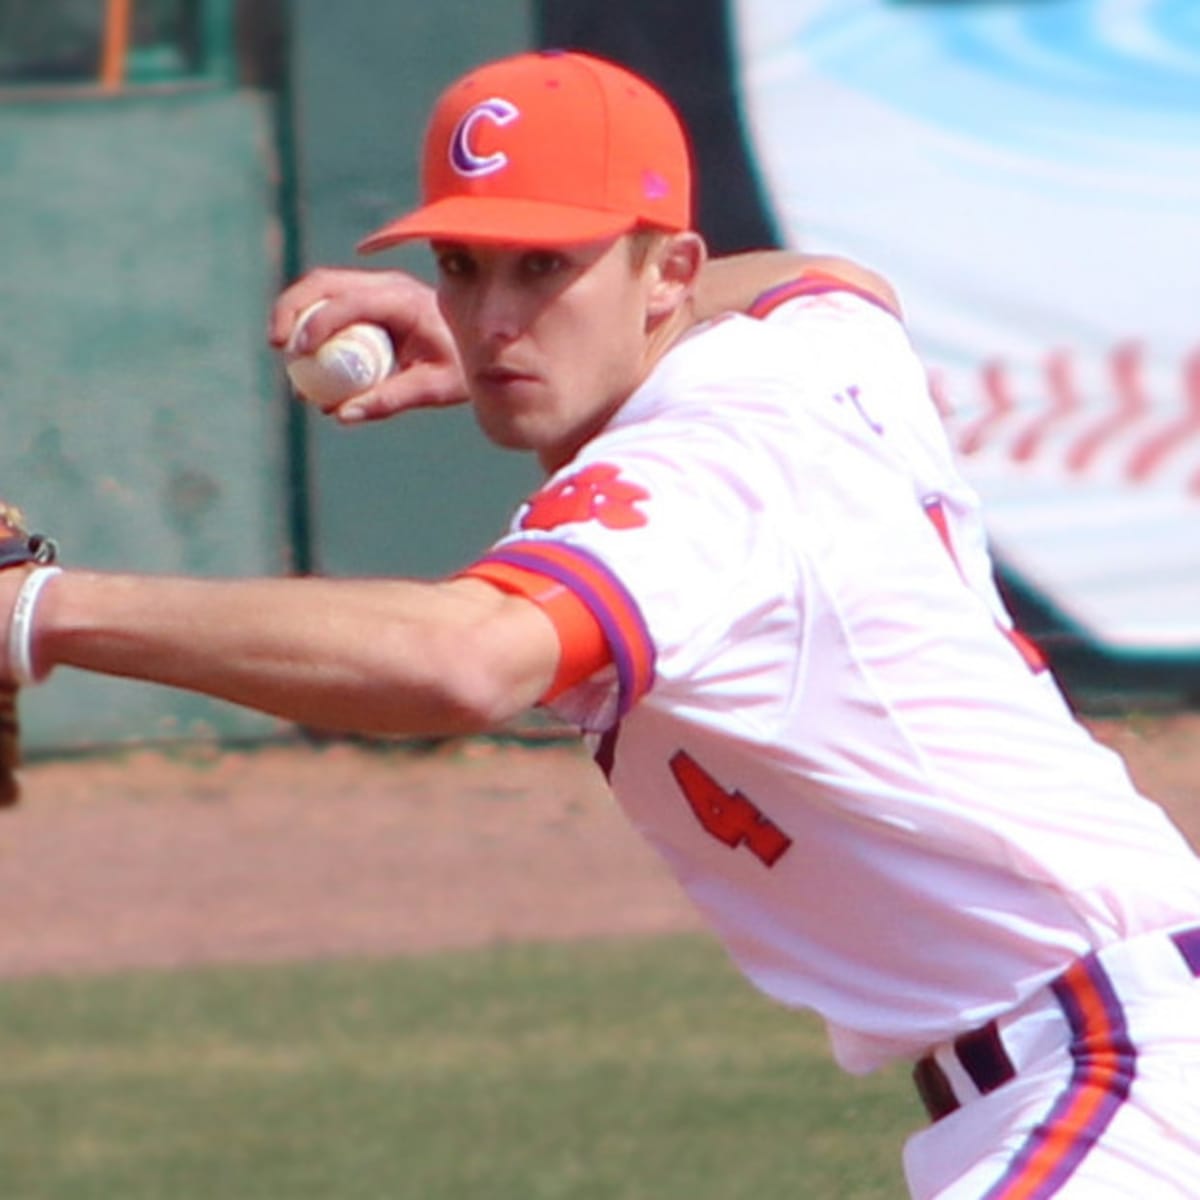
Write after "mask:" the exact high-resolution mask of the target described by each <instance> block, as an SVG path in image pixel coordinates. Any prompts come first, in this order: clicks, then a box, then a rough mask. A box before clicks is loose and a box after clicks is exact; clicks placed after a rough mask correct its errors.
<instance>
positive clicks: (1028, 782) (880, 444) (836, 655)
mask: <svg viewBox="0 0 1200 1200" xmlns="http://www.w3.org/2000/svg"><path fill="white" fill-rule="evenodd" d="M775 300H776V301H778V303H777V304H776V305H775V307H774V308H773V309H772V308H771V302H770V301H769V302H767V303H765V304H763V305H762V306H761V309H760V313H761V315H760V316H758V317H751V316H729V317H726V318H723V319H720V320H718V321H715V322H712V323H710V324H707V325H704V326H700V327H698V328H697V329H695V330H693V331H692V332H691V333H690V334H689V335H688V336H686V337H685V338H684V339H683V340H682V341H681V342H680V343H678V344H677V345H676V346H675V347H673V348H672V349H671V350H670V352H669V353H668V354H667V355H666V356H665V357H664V358H663V359H662V360H661V362H660V363H659V364H658V366H657V367H656V369H655V370H654V372H653V373H652V375H651V376H650V377H649V378H648V379H647V380H646V381H645V383H644V385H643V386H642V387H641V388H640V389H639V390H638V391H637V392H636V393H635V394H634V395H633V396H632V397H631V398H630V399H629V400H628V402H627V403H626V404H625V405H624V406H623V407H622V408H621V409H620V411H619V412H618V413H617V414H616V416H615V417H614V418H613V419H612V421H611V423H610V424H609V425H608V426H607V427H606V428H605V429H604V430H603V431H602V432H601V433H600V434H599V435H598V436H597V437H595V438H594V440H592V441H591V442H590V443H589V444H588V445H587V446H586V447H585V448H584V449H583V450H582V451H581V452H580V454H579V455H578V456H577V457H576V459H575V460H574V461H573V462H572V463H570V464H569V465H568V466H567V467H565V468H563V469H562V470H561V471H560V472H559V473H558V474H557V475H555V476H554V477H553V478H552V479H551V480H550V481H549V482H548V483H547V485H546V487H545V488H543V489H542V490H541V491H540V492H539V493H538V494H537V495H536V496H534V497H533V498H532V499H531V500H530V501H529V502H528V504H527V505H525V506H524V507H523V508H522V509H521V510H520V511H519V512H518V513H517V515H516V517H515V519H514V522H513V526H512V529H511V532H510V534H509V535H508V536H507V537H506V538H504V539H503V540H502V541H501V542H499V543H498V544H497V545H496V546H495V547H494V548H493V550H492V551H491V552H490V553H489V554H488V555H487V556H486V557H485V558H484V560H482V561H481V562H480V563H479V564H477V565H476V567H474V568H473V569H472V571H473V573H477V574H479V575H481V576H483V577H485V578H490V579H492V580H493V581H495V582H497V583H498V584H500V585H501V586H506V587H512V588H516V589H520V590H524V591H526V592H527V593H528V594H530V595H532V596H534V598H538V596H539V594H538V589H537V588H536V587H531V586H530V585H529V580H531V579H534V580H542V581H545V580H553V581H555V582H556V583H557V584H558V585H560V587H561V588H562V589H565V590H566V594H568V595H569V597H570V598H571V600H572V602H573V603H575V606H576V608H582V609H586V612H587V614H590V618H591V620H592V622H593V623H594V626H595V627H596V628H598V629H599V630H600V631H601V632H602V634H603V643H604V645H605V646H606V649H607V654H606V658H607V665H604V666H602V667H601V668H600V669H599V670H595V669H594V668H595V666H596V662H595V661H591V662H587V663H586V665H585V666H580V665H579V664H576V666H575V667H570V668H569V669H568V670H567V672H566V678H565V683H566V685H567V686H566V687H565V690H559V691H558V693H557V694H556V695H555V696H554V698H553V699H552V700H551V701H550V703H551V705H552V707H553V708H554V710H555V711H556V712H557V713H559V714H561V715H562V716H564V717H565V718H567V719H569V720H570V721H572V722H574V723H576V724H577V725H578V726H579V727H580V728H581V729H583V730H584V731H585V732H587V733H588V734H589V735H590V736H591V737H592V738H593V740H594V742H595V745H596V750H597V757H598V759H599V761H600V762H601V764H602V765H603V766H604V767H605V769H606V771H607V772H608V775H609V778H610V781H611V784H612V788H613V791H614V793H615V795H616V797H617V798H618V800H619V802H620V804H621V805H622V806H623V808H624V809H625V811H626V812H627V814H628V816H629V818H630V819H631V820H632V822H633V823H634V824H635V826H636V827H637V828H638V829H639V830H640V831H641V832H642V833H643V834H644V835H645V836H646V838H648V839H649V841H650V842H651V843H652V844H653V845H654V846H655V847H656V848H657V850H658V851H659V853H660V854H661V855H662V857H663V858H664V860H665V861H666V863H667V865H668V866H669V867H670V869H671V871H672V872H673V873H674V874H675V876H676V877H677V879H678V880H679V882H680V883H681V884H682V886H683V887H684V888H685V889H686V890H687V892H688V893H689V895H690V896H691V898H692V900H693V901H694V902H695V903H696V904H697V905H698V906H699V908H700V909H701V910H702V912H703V913H704V915H705V916H706V918H707V919H708V921H709V923H710V924H711V926H712V927H713V929H714V930H715V931H716V932H717V934H718V935H719V936H720V937H721V939H722V940H723V942H724V943H725V945H726V946H727V948H728V950H729V952H730V954H731V955H732V957H733V959H734V960H735V961H736V963H737V964H738V965H739V967H740V968H741V969H742V971H743V972H744V973H745V974H746V975H747V976H748V977H749V978H750V979H751V980H752V981H753V982H754V983H755V984H756V985H757V986H758V987H759V988H761V989H762V990H763V991H764V992H766V993H767V994H769V995H770V996H772V997H774V998H776V999H777V1000H780V1001H782V1002H783V1003H785V1004H788V1005H795V1006H803V1007H807V1008H812V1009H814V1010H816V1011H817V1012H818V1013H820V1014H821V1015H822V1016H823V1017H824V1019H825V1021H826V1022H827V1024H828V1026H829V1029H830V1034H831V1038H832V1042H833V1048H834V1052H835V1055H836V1057H837V1059H838V1061H839V1062H840V1063H841V1064H842V1065H843V1066H844V1067H845V1068H847V1069H848V1070H851V1071H855V1072H862V1071H868V1070H871V1069H873V1068H875V1067H877V1066H879V1065H880V1064H882V1063H884V1062H886V1061H888V1060H890V1059H892V1058H895V1057H900V1056H903V1057H913V1056H915V1055H917V1054H919V1053H921V1052H922V1051H923V1050H924V1049H925V1048H927V1047H929V1046H931V1045H933V1044H936V1043H940V1042H943V1041H946V1040H947V1039H950V1038H953V1037H954V1036H956V1035H957V1034H959V1033H962V1032H963V1031H965V1030H968V1029H972V1028H974V1027H977V1026H979V1025H981V1024H982V1023H984V1022H986V1021H988V1020H989V1019H990V1018H992V1017H993V1016H996V1015H997V1014H999V1013H1002V1012H1005V1011H1007V1010H1010V1009H1011V1008H1012V1007H1013V1006H1014V1005H1016V1004H1019V1003H1021V1002H1023V1001H1024V1000H1025V999H1026V998H1027V997H1029V996H1030V995H1031V994H1032V993H1034V992H1035V991H1036V990H1037V989H1038V988H1039V987H1040V986H1042V985H1043V984H1045V983H1046V982H1047V981H1048V980H1050V979H1051V978H1053V977H1054V976H1056V975H1058V974H1059V972H1061V971H1062V970H1063V969H1064V968H1065V967H1066V966H1067V964H1068V963H1069V962H1071V961H1072V960H1073V959H1075V958H1076V957H1077V956H1079V955H1081V954H1083V953H1086V952H1087V951H1089V950H1091V949H1094V948H1097V947H1101V946H1104V945H1107V944H1109V943H1112V942H1114V941H1117V940H1120V939H1124V938H1126V937H1129V936H1132V935H1135V934H1137V933H1139V932H1142V931H1146V930H1153V929H1159V928H1163V927H1167V926H1171V925H1177V924H1179V923H1181V922H1185V921H1188V920H1195V919H1196V918H1197V917H1198V916H1200V860H1197V858H1196V856H1195V855H1194V854H1193V853H1192V851H1191V850H1190V848H1189V847H1188V845H1187V844H1186V842H1185V841H1184V839H1183V838H1182V837H1181V835H1180V834H1179V833H1178V832H1177V831H1176V829H1175V828H1174V827H1173V826H1172V825H1171V823H1170V822H1169V821H1168V820H1167V818H1166V816H1165V815H1164V813H1163V812H1162V811H1161V810H1160V809H1159V808H1158V807H1157V806H1156V805H1155V804H1153V803H1151V802H1150V801H1149V800H1147V799H1145V798H1144V797H1142V796H1140V795H1139V794H1138V793H1137V792H1136V791H1135V789H1134V787H1133V785H1132V784H1131V782H1130V779H1129V777H1128V775H1127V773H1126V771H1125V768H1124V766H1123V764H1122V762H1121V760H1120V759H1119V758H1118V757H1117V756H1116V755H1114V754H1112V753H1110V752H1109V751H1108V750H1106V749H1104V748H1103V747H1101V746H1100V745H1098V744H1097V743H1096V742H1095V741H1093V739H1092V738H1091V737H1090V735H1089V734H1088V732H1087V731H1086V730H1085V729H1084V728H1083V727H1082V726H1081V725H1079V724H1078V723H1077V722H1076V721H1075V720H1074V719H1073V717H1072V715H1071V713H1070V711H1069V709H1068V707H1067V705H1066V704H1065V702H1064V700H1063V698H1062V696H1061V695H1060V693H1059V691H1058V690H1057V688H1056V686H1055V684H1054V682H1053V681H1052V679H1051V677H1050V676H1049V674H1048V673H1047V672H1045V671H1044V670H1039V669H1038V668H1037V665H1036V663H1035V662H1034V661H1033V660H1032V657H1031V656H1030V655H1029V654H1028V653H1026V652H1025V651H1024V649H1023V648H1022V646H1021V645H1020V643H1019V641H1018V640H1017V639H1016V638H1015V636H1014V635H1013V634H1012V632H1011V629H1010V622H1009V618H1008V616H1007V614H1006V613H1005V611H1004V609H1003V606H1002V603H1001V601H1000V598H999V596H998V594H997V592H996V589H995V587H994V584H993V579H992V565H991V563H990V561H989V558H988V554H987V549H986V545H985V536H984V529H983V525H982V523H981V521H980V516H979V512H978V506H977V502H976V497H975V496H974V494H973V492H972V491H971V489H970V488H969V487H968V486H967V485H966V484H965V482H964V481H963V479H962V478H961V476H960V475H959V473H958V471H957V470H956V468H955V465H954V463H953V461H952V458H951V453H950V450H949V448H948V445H947V441H946V439H945V437H944V435H943V431H942V428H941V424H940V420H939V417H938V415H937V413H936V411H935V409H934V407H933V405H932V404H931V402H930V400H929V397H928V390H927V386H926V379H925V374H924V370H923V368H922V366H921V364H920V362H919V361H918V359H917V357H916V356H915V355H914V353H913V351H912V349H911V347H910V345H909V343H908V340H907V338H906V335H905V333H904V331H903V328H902V326H901V325H900V323H899V322H898V321H897V320H896V319H895V318H894V317H893V316H892V315H890V314H888V313H886V312H885V311H883V310H882V309H880V308H878V307H876V306H875V305H873V304H871V303H869V302H868V301H866V300H865V299H862V298H860V297H858V296H856V295H852V294H850V293H847V292H826V293H823V294H818V295H804V294H800V295H790V294H789V292H788V291H787V290H786V289H785V290H783V291H782V292H780V293H779V295H778V296H776V297H775ZM768 310H770V311H768ZM539 602H540V601H539ZM547 611H551V608H550V607H548V608H547ZM552 615H554V614H553V613H552ZM555 619H556V621H557V622H558V624H559V628H560V637H561V639H562V641H563V645H564V659H565V661H567V662H568V663H571V662H572V661H573V657H572V655H573V646H574V644H575V643H576V642H577V641H579V640H580V638H581V636H582V635H581V634H580V633H579V632H578V629H579V623H578V622H576V623H575V624H572V622H571V621H568V620H566V619H563V618H562V617H560V616H556V617H555ZM581 661H583V660H581ZM585 672H590V674H588V676H587V678H582V677H581V676H582V675H583V674H584V673H585Z"/></svg>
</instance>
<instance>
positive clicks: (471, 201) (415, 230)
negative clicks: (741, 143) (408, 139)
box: [358, 51, 692, 254]
mask: <svg viewBox="0 0 1200 1200" xmlns="http://www.w3.org/2000/svg"><path fill="white" fill-rule="evenodd" d="M421 183H422V193H423V198H424V203H423V204H422V206H421V207H420V208H418V209H417V210H416V211H415V212H412V213H409V214H408V215H407V216H403V217H400V218H399V219H398V220H395V221H392V222H390V223H389V224H387V225H385V226H384V227H383V228H382V229H379V230H377V231H376V232H375V233H372V234H370V235H369V236H368V237H366V238H364V239H363V240H362V241H361V242H360V243H359V244H358V250H359V252H360V253H362V254H374V253H375V252H376V251H379V250H386V249H388V248H389V247H391V246H395V245H398V244H399V243H401V242H406V241H409V240H411V239H413V238H444V239H446V240H450V241H469V242H494V243H506V242H511V243H515V244H517V245H521V244H531V245H539V246H553V245H559V246H562V245H570V244H572V243H577V242H590V241H599V240H600V239H602V238H607V237H616V236H617V235H619V234H622V233H626V232H628V231H629V230H631V229H634V228H636V227H638V226H652V227H656V228H660V229H667V230H682V229H688V228H690V227H691V220H692V170H691V153H690V150H689V147H688V141H687V135H686V134H685V133H684V130H683V125H682V122H681V121H680V119H679V116H678V115H677V114H676V112H675V110H674V109H673V108H672V107H671V104H670V102H669V101H668V100H667V99H666V98H665V97H664V96H663V95H661V94H660V93H659V92H658V91H656V90H655V89H654V88H653V87H651V86H650V85H649V84H648V83H647V82H646V81H645V80H644V79H641V78H639V77H638V76H637V75H634V74H632V73H631V72H629V71H627V70H625V69H624V68H623V67H619V66H617V65H616V64H615V63H611V62H607V61H605V60H604V59H600V58H594V57H592V56H591V55H587V54H579V53H575V52H565V51H545V52H542V53H533V54H520V55H517V56H515V57H513V58H506V59H501V60H500V61H498V62H493V63H489V64H487V65H485V66H482V67H480V68H478V69H477V70H475V71H472V72H471V73H470V74H468V75H465V76H464V77H463V78H462V79H460V80H459V81H458V82H457V83H454V84H452V85H451V86H450V87H449V88H448V89H447V90H446V91H445V92H443V93H442V96H441V98H440V99H439V100H438V102H437V105H436V107H435V108H434V110H433V115H432V117H431V118H430V122H429V127H428V129H427V131H426V134H425V146H424V156H423V163H422V179H421Z"/></svg>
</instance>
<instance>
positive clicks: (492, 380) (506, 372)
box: [475, 364, 534, 385]
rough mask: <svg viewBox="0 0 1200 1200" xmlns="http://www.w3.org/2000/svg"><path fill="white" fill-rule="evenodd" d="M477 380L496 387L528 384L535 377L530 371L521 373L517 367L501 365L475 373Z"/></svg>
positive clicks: (483, 368) (482, 368) (481, 368)
mask: <svg viewBox="0 0 1200 1200" xmlns="http://www.w3.org/2000/svg"><path fill="white" fill-rule="evenodd" d="M475 378H476V379H478V380H480V381H481V382H483V383H489V384H492V385H496V384H505V383H524V382H528V381H529V380H531V379H533V378H534V377H533V375H531V374H530V373H529V372H528V371H520V370H517V369H516V368H515V367H505V366H500V365H499V364H492V365H491V366H487V367H480V369H479V370H478V371H476V372H475Z"/></svg>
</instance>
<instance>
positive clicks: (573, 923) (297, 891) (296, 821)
mask: <svg viewBox="0 0 1200 1200" xmlns="http://www.w3.org/2000/svg"><path fill="white" fill-rule="evenodd" d="M1090 724H1091V726H1092V728H1093V730H1094V731H1095V733H1096V734H1097V736H1098V737H1099V738H1100V739H1101V740H1102V741H1105V742H1107V743H1108V744H1110V745H1113V746H1114V747H1115V748H1117V749H1118V750H1120V751H1121V752H1122V753H1123V754H1124V755H1125V756H1126V759H1127V761H1128V763H1129V766H1130V770H1131V772H1132V774H1133V776H1134V778H1135V779H1136V780H1137V781H1138V783H1139V785H1140V786H1141V787H1142V789H1143V790H1144V791H1146V792H1147V793H1148V794H1149V795H1151V796H1153V797H1154V798H1155V799H1156V800H1158V801H1159V802H1160V803H1161V804H1163V805H1164V807H1166V808H1167V809H1168V810H1169V811H1170V812H1171V813H1172V814H1173V815H1174V816H1175V818H1176V820H1177V821H1178V822H1179V823H1180V825H1181V826H1182V827H1183V828H1184V830H1185V832H1186V833H1187V834H1188V836H1189V837H1190V838H1191V839H1192V841H1193V843H1194V844H1196V845H1200V713H1192V714H1178V715H1173V716H1168V717H1156V718H1153V719H1151V718H1144V719H1137V720H1132V721H1128V722H1125V723H1117V722H1113V721H1094V722H1091V723H1090ZM24 788H25V801H24V803H23V804H22V806H21V807H20V808H19V809H17V810H14V811H12V812H9V813H4V814H0V903H2V904H3V910H4V913H5V920H4V921H3V922H2V923H0V975H8V976H16V975H30V974H37V973H43V972H62V971H69V972H85V971H86V972H93V971H105V970H113V969H121V968H126V967H170V966H176V965H182V964H190V963H217V962H267V961H279V960H285V959H299V958H312V957H318V956H327V955H377V956H378V955H391V954H397V953H417V952H422V951H429V950H433V949H437V948H441V947H451V946H458V947H466V946H475V945H481V944H485V943H489V942H495V941H511V940H516V939H529V938H538V939H553V938H580V937H593V936H604V935H611V934H630V933H633V934H653V933H661V932H668V931H672V930H679V929H691V928H697V927H698V923H697V921H696V919H695V917H694V915H693V914H692V912H691V909H690V907H689V906H688V904H687V903H686V901H685V900H684V899H683V897H682V895H681V894H680V893H679V891H678V890H677V889H676V887H675V885H674V883H673V882H672V881H671V880H670V879H668V877H667V876H666V874H665V872H664V871H663V869H662V868H661V867H660V866H659V865H658V863H657V861H656V860H655V859H654V858H653V856H652V855H651V853H650V851H649V850H648V849H647V848H646V847H645V846H643V845H642V843H641V841H640V840H639V839H638V838H637V836H636V835H635V834H634V833H633V832H632V831H631V830H630V829H629V828H628V827H627V825H626V824H625V821H624V819H623V817H622V816H621V814H620V813H619V811H618V810H617V809H616V807H615V805H614V804H613V802H612V800H611V799H610V797H609V795H608V793H607V790H606V789H605V787H604V784H603V782H602V780H601V779H600V777H599V775H598V773H597V772H596V770H595V768H594V767H593V766H592V764H591V763H590V761H589V760H588V759H587V758H586V756H585V755H584V754H583V752H582V751H581V750H580V749H579V748H578V747H576V746H574V745H573V744H570V743H548V744H534V745H517V744H509V743H502V742H501V743H496V742H488V741H478V742H475V741H467V742H451V743H446V744H444V745H441V746H439V747H437V748H435V749H432V750H414V749H404V750H401V749H388V750H380V749H373V748H369V747H361V746H355V745H351V744H333V745H329V746H324V747H316V746H310V745H296V746H287V747H267V748H262V749H257V750H254V751H252V752H248V753H237V752H222V753H218V752H213V751H208V752H206V751H204V750H202V749H196V750H190V751H189V752H188V753H187V754H186V755H184V756H182V757H181V756H168V755H164V754H160V753H154V752H139V753H136V754H129V755H125V756H123V757H120V758H108V759H103V760H91V761H83V762H51V763H43V764H39V765H36V766H33V767H30V768H27V769H26V771H25V773H24Z"/></svg>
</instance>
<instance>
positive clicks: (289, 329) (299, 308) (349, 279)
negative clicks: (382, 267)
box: [267, 267, 367, 350]
mask: <svg viewBox="0 0 1200 1200" xmlns="http://www.w3.org/2000/svg"><path fill="white" fill-rule="evenodd" d="M366 286H367V283H366V272H364V271H357V270H353V269H349V268H347V269H340V268H336V267H318V268H316V269H315V270H312V271H309V272H308V273H307V274H305V275H302V276H301V277H300V278H299V279H298V280H296V282H295V283H292V284H290V285H289V286H288V287H286V288H284V290H283V291H282V292H280V293H279V295H278V296H277V297H276V298H275V303H274V304H273V305H272V306H271V312H270V315H269V316H268V318H267V340H268V341H269V342H270V344H271V345H272V346H275V347H276V348H277V349H280V350H282V349H283V348H284V347H285V346H286V345H287V344H288V341H289V339H290V338H291V336H292V333H293V332H294V330H295V328H296V322H297V321H298V320H299V318H300V315H301V314H302V313H303V312H304V311H305V310H306V309H309V308H311V307H312V305H314V304H315V303H316V302H317V301H318V300H329V299H330V298H331V297H333V296H336V295H338V294H340V293H347V292H349V293H353V292H354V291H355V290H356V289H358V290H363V289H365V288H366ZM332 315H333V317H334V318H335V319H337V318H338V314H337V313H336V311H335V312H334V313H333V314H332ZM323 316H324V314H323ZM315 319H316V318H315V317H314V320H315ZM351 319H353V318H351ZM342 323H343V324H347V323H348V321H347V320H346V319H344V318H343V319H342ZM325 324H326V320H322V321H321V322H320V323H319V326H318V328H319V329H320V327H321V326H324V325H325ZM335 328H337V327H336V326H330V328H328V329H327V330H321V332H322V334H323V336H324V337H327V336H329V334H330V333H332V332H333V331H334V329H335Z"/></svg>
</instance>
